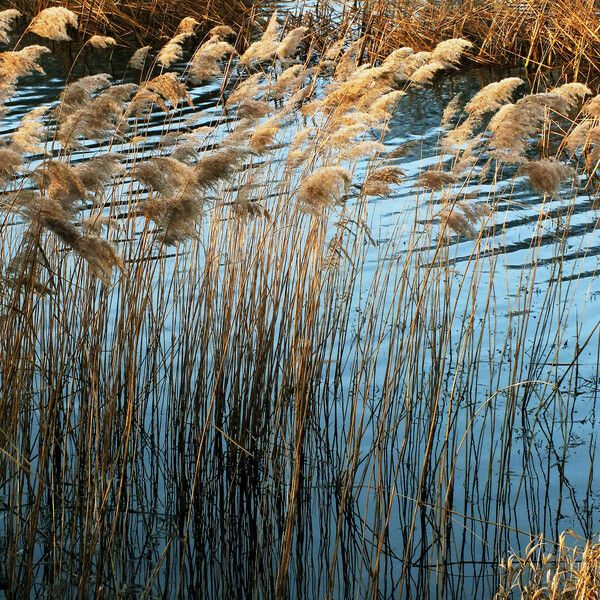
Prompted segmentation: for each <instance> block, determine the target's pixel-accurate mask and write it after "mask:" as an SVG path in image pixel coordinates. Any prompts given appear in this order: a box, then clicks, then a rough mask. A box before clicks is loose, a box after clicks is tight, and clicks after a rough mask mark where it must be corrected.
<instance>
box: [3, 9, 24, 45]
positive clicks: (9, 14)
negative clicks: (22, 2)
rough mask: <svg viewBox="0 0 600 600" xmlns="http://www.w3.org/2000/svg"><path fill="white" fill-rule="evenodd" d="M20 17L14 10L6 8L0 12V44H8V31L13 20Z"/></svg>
mask: <svg viewBox="0 0 600 600" xmlns="http://www.w3.org/2000/svg"><path fill="white" fill-rule="evenodd" d="M20 16H21V13H20V11H18V10H17V9H16V8H7V9H6V10H1V11H0V43H2V44H8V43H9V42H10V31H11V29H12V27H13V23H14V21H15V19H18V18H19V17H20Z"/></svg>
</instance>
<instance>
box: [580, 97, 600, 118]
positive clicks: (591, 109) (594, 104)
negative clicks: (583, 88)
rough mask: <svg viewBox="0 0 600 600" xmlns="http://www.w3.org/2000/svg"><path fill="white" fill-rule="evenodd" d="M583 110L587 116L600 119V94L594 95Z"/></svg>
mask: <svg viewBox="0 0 600 600" xmlns="http://www.w3.org/2000/svg"><path fill="white" fill-rule="evenodd" d="M583 112H584V114H586V115H587V116H588V117H593V118H596V119H600V94H598V95H597V96H594V97H593V98H592V99H591V100H590V101H589V102H588V103H587V104H586V105H585V106H584V107H583Z"/></svg>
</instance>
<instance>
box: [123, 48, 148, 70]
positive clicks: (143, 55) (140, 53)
mask: <svg viewBox="0 0 600 600" xmlns="http://www.w3.org/2000/svg"><path fill="white" fill-rule="evenodd" d="M150 50H152V46H143V47H142V48H138V49H137V50H136V51H135V52H134V53H133V55H132V56H131V58H130V59H129V62H128V63H127V66H128V67H130V68H132V69H135V70H136V71H141V70H142V69H143V68H144V64H145V63H146V60H147V58H148V53H149V52H150Z"/></svg>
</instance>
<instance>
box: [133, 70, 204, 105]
mask: <svg viewBox="0 0 600 600" xmlns="http://www.w3.org/2000/svg"><path fill="white" fill-rule="evenodd" d="M144 89H147V90H149V91H151V92H155V93H156V94H159V95H160V96H161V97H162V98H164V99H165V100H167V101H168V102H170V103H171V105H172V106H177V105H178V104H179V101H180V100H184V101H185V102H187V103H188V104H189V105H190V106H193V102H192V98H191V96H190V95H189V94H188V92H187V90H186V89H185V85H183V83H181V82H180V81H179V80H178V79H177V74H176V73H164V74H163V75H159V76H158V77H155V78H154V79H151V80H150V81H148V82H147V83H146V84H145V86H144Z"/></svg>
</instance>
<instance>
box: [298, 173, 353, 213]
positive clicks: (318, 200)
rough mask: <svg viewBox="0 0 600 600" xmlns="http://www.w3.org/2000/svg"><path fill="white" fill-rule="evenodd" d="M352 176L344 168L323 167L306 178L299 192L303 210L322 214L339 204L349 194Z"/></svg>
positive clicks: (300, 204) (299, 200)
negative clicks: (326, 209)
mask: <svg viewBox="0 0 600 600" xmlns="http://www.w3.org/2000/svg"><path fill="white" fill-rule="evenodd" d="M351 181H352V174H351V173H350V171H348V170H347V169H344V168H343V167H321V168H319V169H317V170H316V171H315V172H314V173H311V174H310V175H308V177H305V178H304V179H303V181H302V183H301V184H300V189H299V191H298V202H299V206H300V208H301V210H304V211H306V212H308V213H310V214H313V215H320V214H322V212H323V210H324V209H325V208H327V207H328V206H331V205H333V204H336V203H337V202H339V201H340V200H341V199H342V198H343V197H344V195H345V194H346V193H347V192H348V187H349V185H350V182H351Z"/></svg>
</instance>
